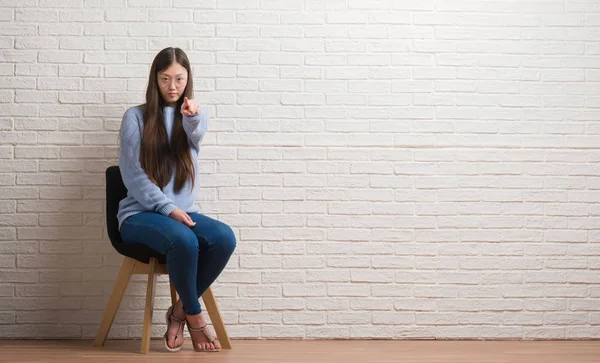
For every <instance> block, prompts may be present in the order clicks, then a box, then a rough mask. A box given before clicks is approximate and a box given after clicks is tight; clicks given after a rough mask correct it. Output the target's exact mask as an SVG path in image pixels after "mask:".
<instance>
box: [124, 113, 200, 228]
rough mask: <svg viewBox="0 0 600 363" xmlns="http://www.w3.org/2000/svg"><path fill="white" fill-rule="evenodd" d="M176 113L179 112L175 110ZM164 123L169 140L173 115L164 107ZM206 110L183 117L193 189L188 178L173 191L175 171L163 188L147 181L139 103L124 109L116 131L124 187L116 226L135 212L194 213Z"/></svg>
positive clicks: (142, 123) (196, 208)
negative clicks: (178, 211)
mask: <svg viewBox="0 0 600 363" xmlns="http://www.w3.org/2000/svg"><path fill="white" fill-rule="evenodd" d="M177 112H181V111H180V110H177ZM163 114H164V119H165V126H166V128H167V134H168V135H169V140H170V139H171V129H172V126H173V120H174V116H175V109H174V108H173V107H165V108H164V111H163ZM208 121H209V117H208V113H207V112H206V110H205V109H204V108H200V112H199V113H198V114H196V115H193V116H190V117H188V116H185V115H184V116H183V120H182V122H183V129H184V130H185V133H186V134H187V136H188V144H189V146H190V151H191V153H192V161H193V162H194V170H196V175H195V176H194V178H195V183H194V188H193V189H192V184H191V181H190V180H188V181H187V182H186V184H185V185H184V187H183V188H182V189H181V190H180V191H179V193H175V191H174V183H175V173H173V175H172V177H171V180H170V181H169V183H168V184H167V185H165V187H164V188H162V189H161V188H159V187H158V186H157V185H156V184H154V183H152V182H151V181H150V178H148V175H147V174H146V172H145V171H144V169H142V166H141V163H140V148H141V142H140V141H141V138H142V137H141V136H142V130H143V128H144V122H143V109H142V106H136V107H132V108H130V109H128V110H127V111H126V112H125V115H123V123H122V125H121V133H120V150H119V168H120V169H121V176H122V177H123V183H124V184H125V187H127V197H125V199H123V200H121V202H120V203H119V212H118V213H117V219H118V221H119V229H120V228H121V224H122V223H123V221H124V220H125V219H126V218H127V217H129V216H132V215H134V214H136V213H140V212H146V211H148V212H156V213H160V214H162V215H165V216H168V215H169V214H171V212H173V211H174V210H175V209H176V208H179V209H182V210H183V211H185V212H187V213H194V212H198V211H199V208H198V207H197V206H196V205H195V203H194V202H195V201H196V198H197V197H198V191H199V189H200V183H199V180H198V153H199V151H200V143H201V141H202V138H203V137H204V134H205V133H206V129H207V127H208Z"/></svg>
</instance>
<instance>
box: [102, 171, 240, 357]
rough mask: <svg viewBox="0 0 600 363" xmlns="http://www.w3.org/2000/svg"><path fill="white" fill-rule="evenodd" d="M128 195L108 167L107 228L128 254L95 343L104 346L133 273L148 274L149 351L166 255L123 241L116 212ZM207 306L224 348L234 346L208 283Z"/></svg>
mask: <svg viewBox="0 0 600 363" xmlns="http://www.w3.org/2000/svg"><path fill="white" fill-rule="evenodd" d="M126 196H127V189H126V187H125V185H124V184H123V179H122V178H121V171H120V170H119V167H118V166H110V167H108V168H107V169H106V228H107V232H108V237H109V239H110V242H111V244H112V245H113V247H114V248H115V249H116V250H117V252H119V253H120V254H121V255H123V256H125V258H124V259H123V263H122V264H121V270H120V271H119V274H118V276H117V281H116V282H115V285H114V287H113V291H112V295H111V297H110V300H109V302H108V305H107V306H106V310H105V311H104V315H103V316H102V322H101V323H100V327H99V328H98V333H97V334H96V339H95V340H94V343H93V345H94V346H103V345H104V342H105V341H106V337H107V336H108V332H109V331H110V327H111V326H112V323H113V320H114V318H115V315H116V314H117V310H118V309H119V305H120V303H121V299H122V297H123V295H124V293H125V290H126V289H127V285H128V284H129V279H130V277H131V275H132V274H147V275H148V284H147V286H148V288H147V291H146V307H145V310H144V327H143V330H142V347H141V353H142V354H146V353H148V351H149V350H150V333H151V327H152V313H153V308H154V293H155V290H156V276H157V275H159V274H167V265H166V256H165V255H162V254H159V253H158V252H156V251H154V250H152V249H151V248H149V247H147V246H145V245H142V244H131V243H127V244H126V243H123V240H122V239H121V234H120V233H119V230H118V221H117V212H118V210H119V202H120V201H121V200H122V199H123V198H125V197H126ZM169 285H170V287H171V302H172V303H173V304H174V303H175V302H176V301H177V292H176V291H175V288H174V287H173V284H171V281H169ZM202 300H203V301H204V306H205V307H206V310H207V311H208V314H209V316H210V319H211V321H212V323H213V327H214V329H215V332H216V334H217V337H218V339H219V342H220V343H221V346H222V347H223V349H231V342H230V340H229V337H228V335H227V331H226V329H225V324H224V323H223V319H222V317H221V313H220V312H219V308H218V306H217V302H216V300H215V297H214V295H213V293H212V290H211V288H210V287H209V288H208V289H207V290H206V291H205V292H204V294H203V295H202Z"/></svg>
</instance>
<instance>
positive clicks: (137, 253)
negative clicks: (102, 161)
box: [106, 165, 167, 264]
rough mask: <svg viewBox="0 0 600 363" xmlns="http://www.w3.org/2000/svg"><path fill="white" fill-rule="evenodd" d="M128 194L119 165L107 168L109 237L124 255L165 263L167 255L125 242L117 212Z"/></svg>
mask: <svg viewBox="0 0 600 363" xmlns="http://www.w3.org/2000/svg"><path fill="white" fill-rule="evenodd" d="M126 196H127V188H126V187H125V184H123V178H122V177H121V170H120V169H119V167H118V166H117V165H113V166H109V167H108V168H107V169H106V230H107V232H108V238H109V239H110V243H111V244H112V245H113V247H114V248H115V250H117V252H118V253H120V254H121V255H123V256H127V257H131V258H133V259H135V260H137V261H140V262H143V263H148V262H149V261H150V257H156V258H157V259H158V262H159V263H161V264H165V263H166V262H167V261H166V256H165V255H163V254H161V253H158V252H156V251H155V250H153V249H151V248H150V247H148V246H146V245H143V244H140V243H124V242H123V240H122V239H121V233H120V232H119V221H118V220H117V212H118V211H119V202H120V201H121V200H122V199H124V198H125V197H126Z"/></svg>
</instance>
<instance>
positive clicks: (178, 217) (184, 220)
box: [169, 208, 196, 228]
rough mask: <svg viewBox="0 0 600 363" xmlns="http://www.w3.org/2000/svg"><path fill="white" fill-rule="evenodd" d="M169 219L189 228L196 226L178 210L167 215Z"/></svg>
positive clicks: (186, 215) (187, 216) (185, 214)
mask: <svg viewBox="0 0 600 363" xmlns="http://www.w3.org/2000/svg"><path fill="white" fill-rule="evenodd" d="M169 218H173V219H174V220H176V221H178V222H181V223H183V224H185V225H186V226H188V227H190V228H191V227H193V226H195V225H196V222H194V221H193V220H192V218H191V217H190V216H189V215H188V214H187V213H186V212H184V211H183V210H182V209H179V208H176V209H175V210H174V211H172V212H171V214H169Z"/></svg>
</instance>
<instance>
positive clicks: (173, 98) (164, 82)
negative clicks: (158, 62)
mask: <svg viewBox="0 0 600 363" xmlns="http://www.w3.org/2000/svg"><path fill="white" fill-rule="evenodd" d="M187 76H188V72H187V70H186V69H185V68H184V67H183V66H182V65H181V64H179V63H177V62H174V63H173V64H171V65H170V66H169V68H167V69H164V70H162V71H161V72H158V74H157V77H156V81H157V82H158V88H159V89H160V95H161V96H162V98H163V100H165V103H166V104H167V106H171V107H174V106H175V104H176V102H177V100H179V98H181V97H182V96H183V92H184V91H185V86H187Z"/></svg>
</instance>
